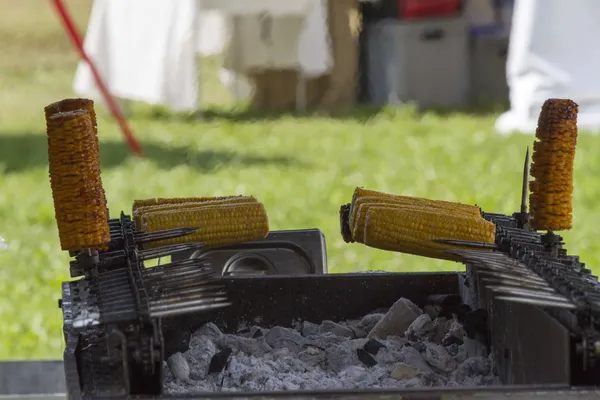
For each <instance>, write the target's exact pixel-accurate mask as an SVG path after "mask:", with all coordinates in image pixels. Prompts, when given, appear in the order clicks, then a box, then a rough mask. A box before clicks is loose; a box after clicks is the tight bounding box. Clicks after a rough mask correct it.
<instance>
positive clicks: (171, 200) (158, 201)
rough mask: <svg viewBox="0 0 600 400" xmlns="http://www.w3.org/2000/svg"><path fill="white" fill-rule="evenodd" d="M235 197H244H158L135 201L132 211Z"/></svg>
mask: <svg viewBox="0 0 600 400" xmlns="http://www.w3.org/2000/svg"><path fill="white" fill-rule="evenodd" d="M234 197H242V195H236V196H219V197H166V198H162V197H157V198H153V199H144V200H134V201H133V207H132V211H134V212H135V210H136V209H137V208H139V207H144V206H158V205H163V204H180V203H203V202H205V201H212V200H224V199H230V198H234Z"/></svg>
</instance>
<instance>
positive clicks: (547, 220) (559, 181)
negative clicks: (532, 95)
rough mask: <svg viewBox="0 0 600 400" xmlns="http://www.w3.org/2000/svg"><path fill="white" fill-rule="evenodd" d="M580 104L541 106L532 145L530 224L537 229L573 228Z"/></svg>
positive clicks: (557, 101)
mask: <svg viewBox="0 0 600 400" xmlns="http://www.w3.org/2000/svg"><path fill="white" fill-rule="evenodd" d="M577 112H578V105H577V104H576V103H575V102H573V101H572V100H565V99H549V100H546V102H545V103H544V105H543V106H542V111H541V112H540V116H539V120H538V128H537V130H536V138H537V139H539V141H536V142H535V143H534V146H533V156H532V166H531V176H532V177H534V178H535V180H534V181H532V182H531V183H530V189H531V194H530V197H529V208H530V214H531V217H532V218H531V220H530V224H531V226H532V227H533V228H534V229H538V230H556V231H559V230H564V229H570V228H571V226H572V220H573V217H572V212H573V206H572V199H573V162H574V159H575V147H576V145H577Z"/></svg>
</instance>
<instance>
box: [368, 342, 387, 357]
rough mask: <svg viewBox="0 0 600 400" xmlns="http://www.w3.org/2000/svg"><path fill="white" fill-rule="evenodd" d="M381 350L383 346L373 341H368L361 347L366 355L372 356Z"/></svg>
mask: <svg viewBox="0 0 600 400" xmlns="http://www.w3.org/2000/svg"><path fill="white" fill-rule="evenodd" d="M383 348H385V345H384V344H383V343H381V342H380V341H378V340H375V339H369V340H368V341H367V343H365V345H364V346H363V349H364V350H365V351H366V352H367V353H369V354H373V355H374V356H375V355H377V352H379V349H383Z"/></svg>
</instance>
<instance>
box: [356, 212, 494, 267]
mask: <svg viewBox="0 0 600 400" xmlns="http://www.w3.org/2000/svg"><path fill="white" fill-rule="evenodd" d="M365 222H366V223H365V235H364V242H365V244H366V245H367V246H370V247H375V248H378V249H382V250H390V251H398V252H403V253H409V254H415V255H420V256H425V257H432V258H440V259H446V260H453V261H460V259H459V258H458V257H456V256H454V255H451V254H447V253H445V252H444V250H451V249H457V248H458V247H454V246H449V245H445V244H441V243H436V242H433V240H436V239H455V240H468V241H476V242H484V243H494V241H495V231H496V227H495V225H494V224H493V223H491V222H489V221H486V220H485V219H483V218H481V217H469V216H464V215H456V214H447V213H440V211H439V210H432V209H398V208H394V207H390V206H374V207H370V208H369V210H368V211H367V214H366V219H365Z"/></svg>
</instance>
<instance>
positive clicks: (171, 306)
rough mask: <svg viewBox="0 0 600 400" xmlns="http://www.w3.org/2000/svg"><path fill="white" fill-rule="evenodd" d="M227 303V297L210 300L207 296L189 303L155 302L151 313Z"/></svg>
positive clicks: (211, 298)
mask: <svg viewBox="0 0 600 400" xmlns="http://www.w3.org/2000/svg"><path fill="white" fill-rule="evenodd" d="M225 301H227V297H225V296H222V297H209V298H206V296H205V297H203V298H200V299H194V300H188V301H184V300H181V301H178V302H169V303H167V304H163V302H162V301H160V302H153V303H154V304H152V305H151V306H150V310H151V312H159V311H168V310H176V309H181V308H185V307H192V306H200V305H210V304H214V303H218V302H225Z"/></svg>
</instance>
